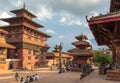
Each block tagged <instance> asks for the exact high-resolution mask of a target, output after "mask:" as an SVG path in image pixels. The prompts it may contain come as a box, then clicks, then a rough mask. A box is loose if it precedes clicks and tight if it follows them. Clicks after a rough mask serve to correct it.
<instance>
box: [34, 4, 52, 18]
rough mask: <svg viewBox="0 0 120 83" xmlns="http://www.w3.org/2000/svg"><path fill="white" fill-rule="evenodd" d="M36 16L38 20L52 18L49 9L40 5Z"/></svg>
mask: <svg viewBox="0 0 120 83" xmlns="http://www.w3.org/2000/svg"><path fill="white" fill-rule="evenodd" d="M36 14H37V16H38V19H39V20H45V19H52V17H53V13H52V11H51V9H49V8H46V7H45V6H42V5H41V6H40V7H39V10H38V11H37V13H36Z"/></svg>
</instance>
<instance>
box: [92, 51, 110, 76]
mask: <svg viewBox="0 0 120 83" xmlns="http://www.w3.org/2000/svg"><path fill="white" fill-rule="evenodd" d="M92 61H93V63H95V64H97V66H98V67H99V74H104V70H105V65H106V64H108V63H112V55H111V54H109V53H107V52H104V51H97V52H95V56H94V57H93V59H92Z"/></svg>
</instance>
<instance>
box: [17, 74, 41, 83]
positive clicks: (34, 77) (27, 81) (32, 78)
mask: <svg viewBox="0 0 120 83" xmlns="http://www.w3.org/2000/svg"><path fill="white" fill-rule="evenodd" d="M19 78H20V77H19V74H18V73H16V74H15V79H16V81H18V80H19ZM38 79H39V75H38V74H35V75H32V76H27V77H26V79H24V78H23V77H21V79H20V83H30V82H33V81H36V80H38Z"/></svg>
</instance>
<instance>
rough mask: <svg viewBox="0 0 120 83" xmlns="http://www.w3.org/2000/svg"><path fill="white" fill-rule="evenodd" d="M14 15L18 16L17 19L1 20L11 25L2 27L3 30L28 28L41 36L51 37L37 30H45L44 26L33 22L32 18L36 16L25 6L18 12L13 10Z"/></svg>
mask: <svg viewBox="0 0 120 83" xmlns="http://www.w3.org/2000/svg"><path fill="white" fill-rule="evenodd" d="M11 12H12V13H14V14H16V17H11V18H2V19H0V20H2V21H5V22H8V23H9V24H10V25H6V26H2V28H3V29H4V28H11V27H23V26H24V27H28V28H30V29H32V30H34V31H36V32H38V33H39V34H42V35H44V36H46V37H48V38H49V37H51V36H49V35H48V34H45V33H43V32H42V31H40V30H37V28H43V25H41V24H38V23H36V22H35V21H33V20H32V18H35V17H36V16H35V15H34V14H32V13H31V12H29V11H28V10H27V9H26V7H25V4H24V5H23V8H22V9H18V10H13V11H11Z"/></svg>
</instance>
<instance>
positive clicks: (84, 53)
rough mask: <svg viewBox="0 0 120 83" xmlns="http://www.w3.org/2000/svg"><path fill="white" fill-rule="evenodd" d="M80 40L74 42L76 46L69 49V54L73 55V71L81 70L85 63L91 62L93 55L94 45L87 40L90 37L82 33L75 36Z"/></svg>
mask: <svg viewBox="0 0 120 83" xmlns="http://www.w3.org/2000/svg"><path fill="white" fill-rule="evenodd" d="M75 38H76V39H77V40H78V41H76V42H73V43H72V45H74V46H75V47H76V48H74V49H71V50H69V51H68V52H69V55H71V56H73V61H72V62H73V63H72V65H73V67H72V70H73V71H81V68H82V66H83V64H89V63H90V58H91V57H92V56H93V54H92V52H91V49H92V46H91V45H90V43H89V42H88V41H87V40H88V38H87V37H86V36H85V35H83V34H81V35H79V36H76V37H75Z"/></svg>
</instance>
